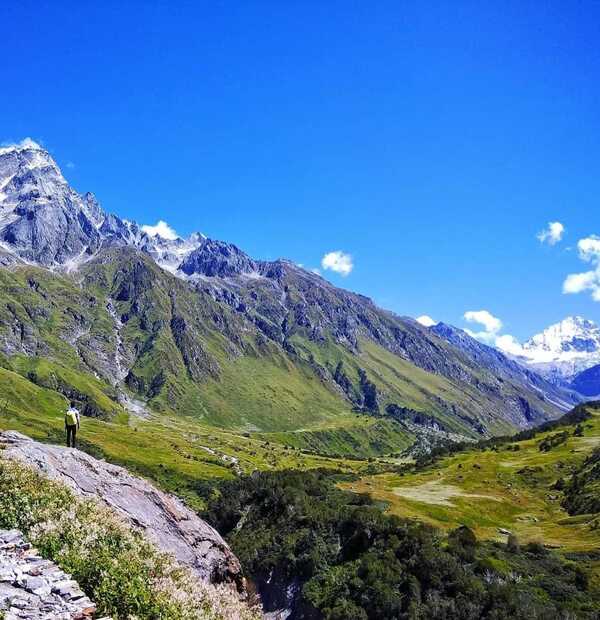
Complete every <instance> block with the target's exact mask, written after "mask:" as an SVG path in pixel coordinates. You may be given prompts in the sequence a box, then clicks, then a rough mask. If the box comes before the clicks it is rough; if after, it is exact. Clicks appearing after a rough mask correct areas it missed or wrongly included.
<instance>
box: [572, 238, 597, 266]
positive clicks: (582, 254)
mask: <svg viewBox="0 0 600 620" xmlns="http://www.w3.org/2000/svg"><path fill="white" fill-rule="evenodd" d="M577 249H578V250H579V258H581V260H584V261H587V262H588V263H594V262H598V261H599V260H600V237H597V236H596V235H591V236H590V237H586V238H585V239H580V240H579V242H578V243H577Z"/></svg>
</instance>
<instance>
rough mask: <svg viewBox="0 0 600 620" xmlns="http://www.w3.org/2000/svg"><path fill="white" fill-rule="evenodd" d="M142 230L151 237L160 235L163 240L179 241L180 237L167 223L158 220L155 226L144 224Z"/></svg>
mask: <svg viewBox="0 0 600 620" xmlns="http://www.w3.org/2000/svg"><path fill="white" fill-rule="evenodd" d="M142 230H143V231H144V232H145V233H147V234H149V235H150V236H151V237H156V235H159V236H160V237H162V238H163V239H177V237H178V236H179V235H178V234H177V233H176V232H175V230H173V229H172V228H171V227H170V226H169V225H168V224H167V223H166V222H165V221H163V220H158V222H157V223H156V225H155V226H150V225H148V224H144V225H143V226H142Z"/></svg>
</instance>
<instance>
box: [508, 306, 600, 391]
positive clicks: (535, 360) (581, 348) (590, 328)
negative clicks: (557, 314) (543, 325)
mask: <svg viewBox="0 0 600 620" xmlns="http://www.w3.org/2000/svg"><path fill="white" fill-rule="evenodd" d="M513 358H514V359H515V360H517V361H519V362H520V363H522V364H524V365H526V366H528V367H529V368H532V369H533V370H535V371H537V372H538V373H539V374H541V375H542V376H544V377H546V378H547V379H550V380H552V381H553V382H555V383H570V382H571V381H573V380H574V379H575V377H576V376H577V375H578V374H579V373H581V372H582V371H584V370H587V369H588V368H591V367H593V366H596V365H598V364H600V327H599V326H598V325H596V323H594V322H593V321H590V320H589V319H584V318H582V317H580V316H569V317H567V318H566V319H564V320H563V321H561V322H560V323H556V324H554V325H551V326H550V327H548V328H547V329H545V330H544V331H543V332H541V333H539V334H536V335H535V336H533V337H532V338H530V339H529V340H528V341H527V342H525V343H524V344H523V348H522V354H521V355H516V356H513Z"/></svg>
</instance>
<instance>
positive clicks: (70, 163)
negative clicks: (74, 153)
mask: <svg viewBox="0 0 600 620" xmlns="http://www.w3.org/2000/svg"><path fill="white" fill-rule="evenodd" d="M65 168H70V169H71V170H73V168H75V164H74V163H73V162H72V161H68V162H67V163H66V164H65Z"/></svg>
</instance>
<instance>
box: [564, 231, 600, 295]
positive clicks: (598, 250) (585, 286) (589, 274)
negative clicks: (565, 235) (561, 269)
mask: <svg viewBox="0 0 600 620" xmlns="http://www.w3.org/2000/svg"><path fill="white" fill-rule="evenodd" d="M577 250H578V251H579V258H580V259H581V260H582V261H585V262H586V263H591V264H592V266H593V269H591V270H589V271H583V272H581V273H571V274H569V275H568V276H567V277H566V278H565V281H564V282H563V293H564V294H565V295H574V294H577V293H584V292H585V291H589V292H590V293H591V295H592V299H593V300H594V301H600V237H597V236H596V235H591V236H590V237H585V238H584V239H580V240H579V242H578V243H577Z"/></svg>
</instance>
